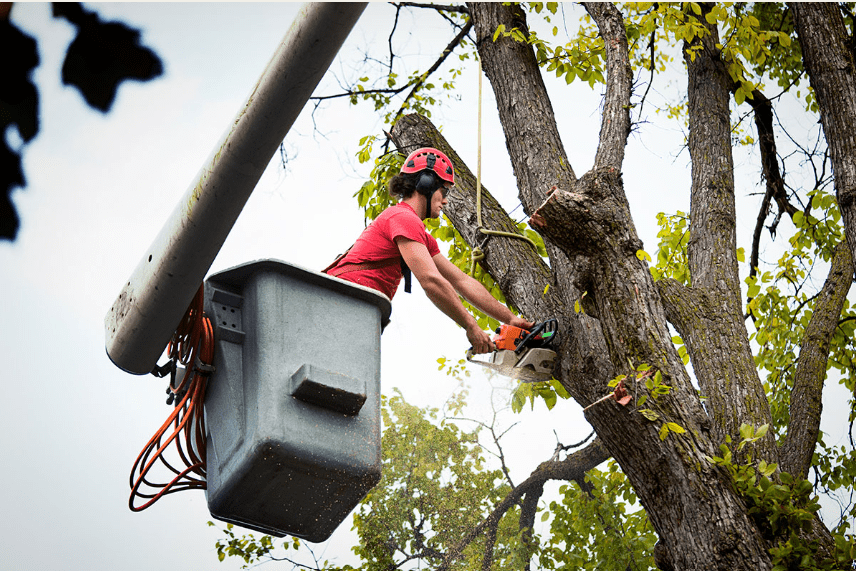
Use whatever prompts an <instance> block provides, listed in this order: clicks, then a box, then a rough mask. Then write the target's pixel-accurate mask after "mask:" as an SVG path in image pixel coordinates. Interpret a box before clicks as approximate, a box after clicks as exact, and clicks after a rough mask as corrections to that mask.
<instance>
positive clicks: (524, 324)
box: [508, 315, 535, 331]
mask: <svg viewBox="0 0 856 571" xmlns="http://www.w3.org/2000/svg"><path fill="white" fill-rule="evenodd" d="M508 324H509V325H511V326H513V327H519V328H520V329H525V330H526V331H532V328H533V327H535V322H534V321H526V320H525V319H523V318H522V317H517V316H516V315H515V316H514V317H512V318H511V320H510V321H509V322H508Z"/></svg>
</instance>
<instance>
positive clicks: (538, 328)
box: [514, 317, 558, 355]
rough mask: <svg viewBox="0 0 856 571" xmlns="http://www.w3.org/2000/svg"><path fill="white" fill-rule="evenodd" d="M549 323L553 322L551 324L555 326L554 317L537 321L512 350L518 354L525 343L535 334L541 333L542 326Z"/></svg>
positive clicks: (524, 346) (533, 337)
mask: <svg viewBox="0 0 856 571" xmlns="http://www.w3.org/2000/svg"><path fill="white" fill-rule="evenodd" d="M551 323H552V324H553V326H554V328H555V326H556V325H557V324H558V323H557V321H556V318H555V317H554V318H552V319H546V320H544V321H542V322H541V323H537V324H536V325H535V327H533V328H532V331H530V332H529V334H528V335H527V336H526V337H524V338H523V339H522V340H521V341H520V343H518V344H517V347H516V348H515V349H514V352H515V353H516V354H517V355H519V354H520V353H521V351H523V349H525V348H526V344H527V343H529V342H530V341H532V340H533V339H535V336H536V335H538V334H539V333H541V332H542V331H544V328H545V327H546V326H547V324H551Z"/></svg>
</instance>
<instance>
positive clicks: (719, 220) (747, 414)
mask: <svg viewBox="0 0 856 571" xmlns="http://www.w3.org/2000/svg"><path fill="white" fill-rule="evenodd" d="M710 8H711V7H710V5H704V7H703V8H702V10H703V11H706V10H710ZM699 20H700V21H701V22H703V23H704V25H705V26H706V27H707V33H706V34H705V35H704V37H702V38H696V39H695V40H694V41H693V42H692V44H686V45H685V46H684V61H685V62H686V64H687V71H688V75H689V81H688V84H687V94H688V113H689V128H690V132H689V141H688V146H689V151H690V158H691V159H692V189H691V194H690V242H689V244H688V246H687V253H688V258H689V266H690V275H691V276H692V289H693V290H696V293H695V300H696V301H697V302H699V303H703V304H704V305H703V306H701V307H704V311H698V310H696V311H692V312H690V313H686V314H685V315H684V319H683V322H684V323H685V327H686V329H687V331H685V335H684V336H683V337H682V338H683V339H684V341H685V343H686V346H687V350H688V351H689V353H690V356H691V358H692V362H693V367H694V370H695V373H696V377H697V378H698V381H699V384H700V385H701V389H702V392H703V394H705V395H706V396H707V397H708V401H707V402H706V406H707V409H708V412H709V414H710V415H711V417H712V420H713V423H712V430H713V434H712V437H713V440H714V442H719V443H721V442H724V441H725V438H726V436H731V437H732V438H737V437H738V436H739V434H740V426H741V425H742V424H744V423H747V422H748V423H751V424H754V425H756V426H760V425H762V424H766V423H771V422H772V416H771V413H770V407H769V404H768V403H767V398H766V395H765V393H764V387H763V385H762V384H761V380H760V379H759V377H758V372H757V369H756V367H755V362H754V359H753V358H752V350H751V348H750V346H749V337H748V333H747V331H746V326H745V323H744V320H743V311H742V295H741V291H740V278H739V273H738V267H737V245H736V244H737V236H736V220H737V212H736V206H735V199H734V161H733V158H732V153H731V123H730V109H729V103H730V100H731V86H732V83H733V82H732V80H731V77H730V75H729V74H728V71H727V69H726V67H725V64H724V63H723V60H722V57H721V54H720V51H719V49H718V48H717V47H716V46H717V44H718V43H719V35H718V31H717V29H716V27H715V26H712V25H710V24H707V22H706V20H705V19H704V18H700V19H699ZM672 289H674V288H672ZM672 313H674V311H672ZM673 317H674V315H673ZM676 326H677V325H676ZM690 330H691V331H692V333H691V334H687V333H689V331H690ZM768 434H769V436H767V437H765V438H764V439H762V440H760V441H758V442H756V443H754V448H752V450H749V449H744V450H745V453H746V454H749V453H750V452H751V453H753V454H754V456H755V457H756V458H763V459H765V460H767V461H768V462H775V461H777V460H778V451H777V448H776V444H775V439H774V437H773V435H772V432H770V433H768ZM747 448H748V447H747Z"/></svg>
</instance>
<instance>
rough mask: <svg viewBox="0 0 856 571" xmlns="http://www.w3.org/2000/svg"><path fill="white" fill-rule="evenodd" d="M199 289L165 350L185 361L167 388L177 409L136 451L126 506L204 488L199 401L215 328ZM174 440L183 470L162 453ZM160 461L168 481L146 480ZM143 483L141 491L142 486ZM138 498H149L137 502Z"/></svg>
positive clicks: (202, 397)
mask: <svg viewBox="0 0 856 571" xmlns="http://www.w3.org/2000/svg"><path fill="white" fill-rule="evenodd" d="M203 292H204V286H200V287H199V291H197V292H196V295H195V296H194V298H193V301H192V302H191V303H190V307H188V308H187V312H186V313H185V314H184V317H183V318H182V319H181V322H180V323H179V325H178V328H177V329H176V331H175V334H174V335H173V337H172V340H171V341H170V342H169V345H168V347H167V355H168V356H169V358H170V359H171V360H172V361H173V365H174V366H177V364H179V363H180V364H182V365H184V366H185V368H186V372H185V374H184V377H183V378H182V379H181V381H180V382H179V383H178V384H177V386H175V387H173V386H172V383H171V384H170V389H169V390H170V392H171V393H172V396H173V397H175V398H176V405H175V409H174V410H173V411H172V413H171V414H170V415H169V417H168V418H167V419H166V421H165V422H164V423H163V425H162V426H161V427H160V429H158V431H157V432H155V434H154V436H152V437H151V439H150V440H149V442H148V444H146V446H145V447H144V448H143V450H142V452H140V455H139V456H137V461H136V462H134V467H133V468H132V469H131V478H130V484H131V496H130V498H129V500H128V507H129V508H131V510H132V511H135V512H138V511H142V510H144V509H146V508H147V507H149V506H151V505H152V504H154V503H155V502H156V501H157V500H159V499H160V498H161V497H162V496H164V495H166V494H171V493H174V492H180V491H182V490H191V489H203V490H204V489H205V484H206V480H205V414H204V411H203V408H202V405H203V403H204V401H205V388H206V386H207V384H208V376H209V374H210V372H211V371H212V370H213V368H212V367H211V364H212V363H213V362H214V329H213V327H212V326H211V321H210V320H209V319H208V318H207V317H206V316H205V315H204V313H203V311H202V308H203V303H204V298H203ZM179 399H180V400H179ZM170 425H172V426H173V429H172V432H171V433H170V434H169V435H168V436H166V435H167V432H169V429H170ZM165 436H166V439H164V437H165ZM182 441H183V443H182ZM173 443H174V444H175V449H176V450H177V452H178V456H179V458H180V459H181V462H182V463H183V464H184V467H183V468H182V469H178V468H176V467H174V466H173V465H172V464H170V463H169V462H168V461H167V460H166V458H165V457H164V452H165V451H166V449H167V448H168V447H169V446H170V444H173ZM158 462H160V463H161V464H162V465H163V466H166V468H167V469H168V470H169V472H170V473H171V474H172V475H173V477H172V479H171V480H170V481H169V482H166V483H157V482H152V481H150V480H149V479H148V476H149V471H150V470H151V469H152V467H153V466H154V465H155V464H156V463H158ZM144 487H145V489H146V491H145V492H144V491H142V489H143V488H144ZM138 498H140V499H143V500H148V501H146V502H145V503H144V504H142V505H141V506H136V505H134V504H135V500H136V499H138Z"/></svg>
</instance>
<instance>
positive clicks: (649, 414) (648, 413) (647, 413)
mask: <svg viewBox="0 0 856 571" xmlns="http://www.w3.org/2000/svg"><path fill="white" fill-rule="evenodd" d="M639 414H641V415H642V416H644V417H645V418H647V419H648V420H650V421H655V420H657V419H659V418H660V415H659V414H657V413H656V412H654V411H653V410H651V409H650V408H640V409H639Z"/></svg>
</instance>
